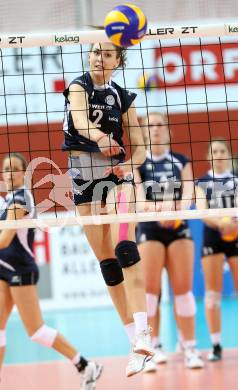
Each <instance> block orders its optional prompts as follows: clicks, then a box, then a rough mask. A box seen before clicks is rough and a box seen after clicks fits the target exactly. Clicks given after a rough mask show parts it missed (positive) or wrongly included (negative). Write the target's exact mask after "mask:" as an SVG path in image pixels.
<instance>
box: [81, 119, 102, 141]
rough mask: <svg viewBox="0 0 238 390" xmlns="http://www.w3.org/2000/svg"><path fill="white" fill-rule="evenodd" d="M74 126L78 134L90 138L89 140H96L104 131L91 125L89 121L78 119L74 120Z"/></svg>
mask: <svg viewBox="0 0 238 390" xmlns="http://www.w3.org/2000/svg"><path fill="white" fill-rule="evenodd" d="M74 127H75V129H76V130H77V131H78V133H79V134H80V135H82V136H83V137H85V138H88V139H90V141H94V142H98V140H99V139H100V138H101V137H102V136H103V135H104V133H103V132H102V131H100V130H99V129H97V128H96V127H95V126H93V124H92V123H91V122H90V121H87V122H85V121H82V120H80V119H77V120H74Z"/></svg>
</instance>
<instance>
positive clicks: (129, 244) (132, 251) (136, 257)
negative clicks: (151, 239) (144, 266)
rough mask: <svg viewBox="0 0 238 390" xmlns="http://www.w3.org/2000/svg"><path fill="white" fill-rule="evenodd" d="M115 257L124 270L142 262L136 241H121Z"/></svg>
mask: <svg viewBox="0 0 238 390" xmlns="http://www.w3.org/2000/svg"><path fill="white" fill-rule="evenodd" d="M115 255H116V257H117V258H118V261H119V263H120V265H121V267H122V268H127V267H131V266H132V265H134V264H136V263H138V261H140V254H139V251H138V248H137V245H136V243H135V242H134V241H127V240H124V241H121V242H119V244H117V246H116V249H115Z"/></svg>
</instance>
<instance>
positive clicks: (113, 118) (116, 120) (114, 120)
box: [108, 116, 119, 123]
mask: <svg viewBox="0 0 238 390" xmlns="http://www.w3.org/2000/svg"><path fill="white" fill-rule="evenodd" d="M108 119H109V121H111V122H117V123H118V121H119V120H118V118H116V117H115V116H109V118H108Z"/></svg>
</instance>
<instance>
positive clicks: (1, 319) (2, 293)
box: [0, 280, 14, 370]
mask: <svg viewBox="0 0 238 390" xmlns="http://www.w3.org/2000/svg"><path fill="white" fill-rule="evenodd" d="M13 305H14V304H13V301H12V297H11V294H10V289H9V285H8V283H7V281H4V280H0V370H1V368H2V364H3V360H4V355H5V350H6V325H7V320H8V318H9V316H10V314H11V311H12V308H13Z"/></svg>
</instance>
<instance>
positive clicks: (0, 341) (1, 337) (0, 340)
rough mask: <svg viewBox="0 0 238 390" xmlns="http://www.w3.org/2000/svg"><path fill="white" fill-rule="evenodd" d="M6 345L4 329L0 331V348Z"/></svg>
mask: <svg viewBox="0 0 238 390" xmlns="http://www.w3.org/2000/svg"><path fill="white" fill-rule="evenodd" d="M6 344H7V338H6V331H5V329H1V330H0V348H3V347H5V346H6Z"/></svg>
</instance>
